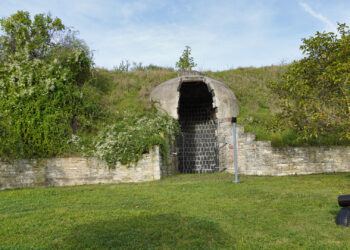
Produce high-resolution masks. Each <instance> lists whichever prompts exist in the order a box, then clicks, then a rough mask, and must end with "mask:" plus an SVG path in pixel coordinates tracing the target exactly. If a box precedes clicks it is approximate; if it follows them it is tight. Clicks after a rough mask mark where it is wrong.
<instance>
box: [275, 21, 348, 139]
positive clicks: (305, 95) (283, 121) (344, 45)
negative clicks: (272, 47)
mask: <svg viewBox="0 0 350 250" xmlns="http://www.w3.org/2000/svg"><path fill="white" fill-rule="evenodd" d="M338 33H339V34H338V35H337V34H335V33H332V32H330V33H320V32H318V33H316V35H315V36H313V37H310V38H309V39H303V43H304V44H303V45H302V46H301V49H302V50H303V53H304V54H305V55H306V57H305V58H303V59H301V60H300V61H297V62H294V63H293V64H291V65H290V66H289V67H288V69H287V72H286V73H285V74H284V75H283V77H282V79H281V80H280V81H277V82H273V83H272V84H271V88H272V89H273V90H274V91H275V93H277V94H278V95H279V96H280V98H281V99H282V100H283V103H282V112H281V113H279V114H278V116H277V120H278V124H277V125H278V127H279V128H280V129H292V130H294V131H295V132H296V133H297V134H298V135H299V136H300V137H301V138H302V140H303V141H305V142H308V143H310V144H315V143H316V144H318V143H319V142H320V141H327V143H329V142H331V141H334V142H336V141H339V140H343V141H348V142H349V141H350V119H349V117H350V80H349V74H350V30H349V28H348V27H347V26H346V25H345V24H339V27H338ZM328 135H330V137H331V138H328V139H326V140H324V139H322V140H318V139H317V138H319V137H327V136H328ZM335 138H337V139H335Z"/></svg>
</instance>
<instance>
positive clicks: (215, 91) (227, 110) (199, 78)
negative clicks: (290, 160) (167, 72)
mask: <svg viewBox="0 0 350 250" xmlns="http://www.w3.org/2000/svg"><path fill="white" fill-rule="evenodd" d="M184 82H203V83H205V84H206V85H207V87H208V89H209V91H210V93H211V94H212V96H213V108H215V109H216V118H217V119H224V118H230V117H237V115H238V113H239V108H238V101H237V98H236V96H235V95H234V93H233V92H232V91H231V90H230V88H229V87H228V86H227V85H226V84H224V83H223V82H220V81H217V80H215V79H212V78H209V77H206V76H203V75H202V74H200V73H199V72H185V73H183V74H182V75H180V76H179V77H177V78H173V79H170V80H168V81H166V82H163V83H161V84H159V85H158V86H157V87H156V88H154V89H153V91H152V92H151V100H153V101H155V102H156V103H157V107H158V108H159V109H160V110H163V111H165V112H166V113H167V114H169V115H170V116H171V117H173V118H175V119H178V105H179V98H180V92H179V90H180V87H181V85H182V83H184Z"/></svg>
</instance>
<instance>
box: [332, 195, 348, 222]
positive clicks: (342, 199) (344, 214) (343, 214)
mask: <svg viewBox="0 0 350 250" xmlns="http://www.w3.org/2000/svg"><path fill="white" fill-rule="evenodd" d="M338 204H339V206H341V207H342V208H341V209H340V211H339V212H338V215H337V219H336V221H335V222H336V223H337V225H343V226H346V227H348V226H349V222H350V195H340V196H339V197H338Z"/></svg>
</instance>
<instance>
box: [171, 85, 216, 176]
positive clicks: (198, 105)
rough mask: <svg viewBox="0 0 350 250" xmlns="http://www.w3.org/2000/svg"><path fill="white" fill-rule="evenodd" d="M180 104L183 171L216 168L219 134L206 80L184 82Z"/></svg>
mask: <svg viewBox="0 0 350 250" xmlns="http://www.w3.org/2000/svg"><path fill="white" fill-rule="evenodd" d="M179 93H180V97H179V104H178V116H179V123H180V125H181V132H182V135H181V136H180V138H179V140H178V149H179V152H178V164H179V171H180V172H181V173H206V172H214V171H217V168H216V167H217V160H218V159H217V137H216V129H217V125H216V122H215V119H216V117H215V111H216V110H215V108H213V95H212V93H213V91H210V90H209V88H208V86H207V84H205V83H204V82H199V81H198V82H197V81H196V82H183V83H182V84H181V86H180V90H179Z"/></svg>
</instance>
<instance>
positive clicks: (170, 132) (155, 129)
mask: <svg viewBox="0 0 350 250" xmlns="http://www.w3.org/2000/svg"><path fill="white" fill-rule="evenodd" d="M152 111H153V112H147V113H145V114H142V115H136V114H135V113H128V112H123V113H121V114H120V117H119V118H118V119H117V121H116V122H114V123H113V124H112V125H110V126H108V127H106V128H105V129H104V130H102V131H101V132H100V134H99V135H98V136H97V138H96V140H95V145H94V146H95V148H94V152H93V154H94V155H96V156H98V157H99V158H100V159H104V160H106V162H107V163H108V164H109V165H110V166H111V167H114V166H115V164H116V163H117V162H118V161H119V162H121V163H122V164H130V163H136V162H137V161H138V160H139V159H140V158H141V157H142V154H144V153H147V152H149V150H150V149H151V148H153V147H154V146H156V145H160V150H161V153H162V157H163V160H164V161H165V162H166V163H167V161H168V159H167V155H168V144H169V140H170V141H174V139H175V135H176V134H177V133H178V131H179V125H178V123H177V121H176V120H175V119H172V118H170V117H169V116H167V115H160V114H158V113H157V112H156V110H155V108H153V110H152Z"/></svg>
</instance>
